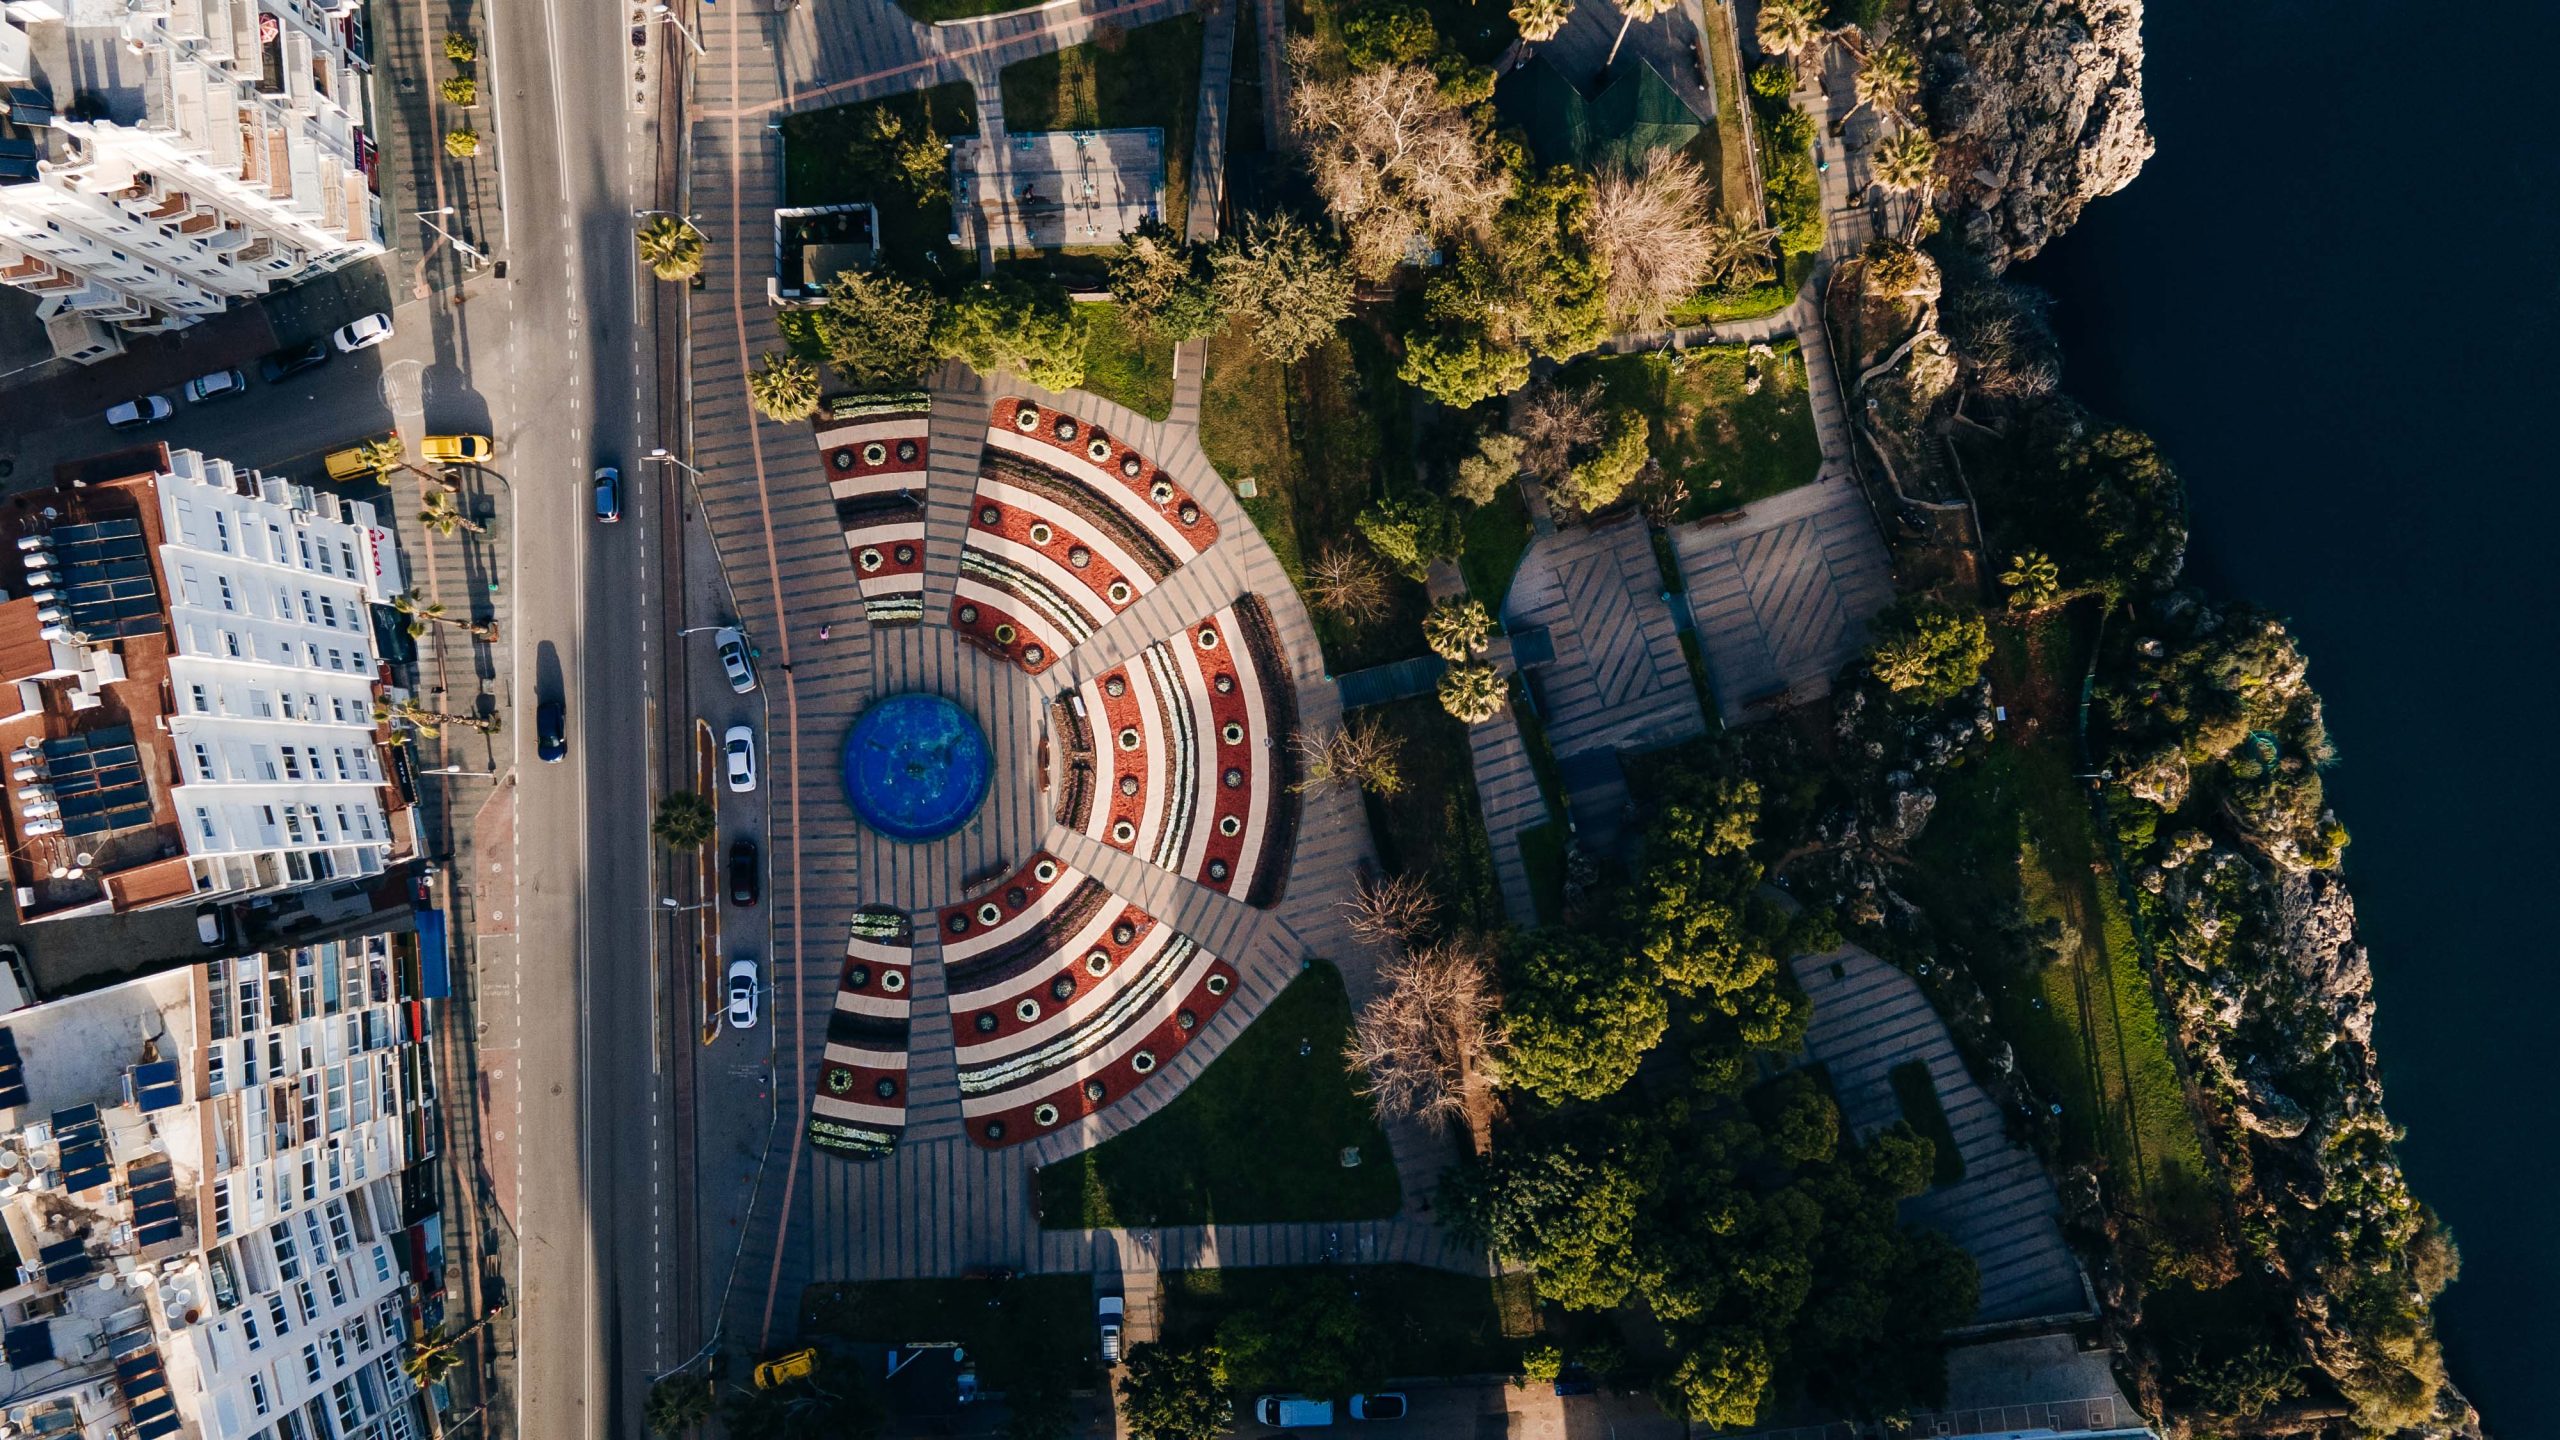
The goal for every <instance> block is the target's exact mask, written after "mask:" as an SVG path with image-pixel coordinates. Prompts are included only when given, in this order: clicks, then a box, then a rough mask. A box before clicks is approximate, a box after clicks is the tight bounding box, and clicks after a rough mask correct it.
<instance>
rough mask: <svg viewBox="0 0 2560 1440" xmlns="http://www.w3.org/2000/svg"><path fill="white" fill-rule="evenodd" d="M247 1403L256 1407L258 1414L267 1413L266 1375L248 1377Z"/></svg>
mask: <svg viewBox="0 0 2560 1440" xmlns="http://www.w3.org/2000/svg"><path fill="white" fill-rule="evenodd" d="M249 1403H250V1404H252V1405H255V1406H257V1407H258V1413H259V1414H261V1415H264V1414H266V1413H267V1377H265V1376H264V1375H251V1376H250V1377H249Z"/></svg>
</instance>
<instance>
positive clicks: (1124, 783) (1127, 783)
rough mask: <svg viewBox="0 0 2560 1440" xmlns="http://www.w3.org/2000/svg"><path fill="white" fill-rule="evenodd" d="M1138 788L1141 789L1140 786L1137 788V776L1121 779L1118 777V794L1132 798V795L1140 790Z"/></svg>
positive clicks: (1122, 777) (1124, 776) (1127, 776)
mask: <svg viewBox="0 0 2560 1440" xmlns="http://www.w3.org/2000/svg"><path fill="white" fill-rule="evenodd" d="M1140 788H1141V787H1140V786H1139V784H1138V777H1137V776H1135V775H1123V776H1121V777H1120V793H1121V794H1123V795H1132V796H1134V795H1136V794H1137V793H1138V791H1139V789H1140Z"/></svg>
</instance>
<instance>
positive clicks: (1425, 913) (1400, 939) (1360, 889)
mask: <svg viewBox="0 0 2560 1440" xmlns="http://www.w3.org/2000/svg"><path fill="white" fill-rule="evenodd" d="M1439 909H1440V901H1439V899H1438V898H1437V897H1436V896H1434V895H1433V894H1432V893H1431V887H1430V886H1429V885H1428V884H1426V883H1424V881H1423V879H1422V877H1421V876H1419V875H1394V876H1390V877H1388V878H1387V879H1384V880H1372V879H1369V878H1367V877H1365V876H1364V877H1362V878H1361V879H1360V880H1358V881H1357V882H1355V883H1354V884H1353V885H1352V887H1351V898H1350V899H1348V900H1345V901H1343V902H1342V912H1343V914H1344V915H1345V916H1346V917H1347V922H1348V923H1349V925H1350V927H1351V933H1352V934H1353V935H1354V936H1357V937H1358V938H1360V939H1362V940H1365V941H1368V942H1369V943H1370V944H1373V945H1403V944H1407V943H1409V942H1410V941H1411V940H1412V939H1413V937H1415V936H1416V935H1420V934H1422V933H1423V932H1424V931H1427V930H1429V929H1430V928H1431V917H1432V916H1433V915H1435V914H1437V913H1438V912H1439Z"/></svg>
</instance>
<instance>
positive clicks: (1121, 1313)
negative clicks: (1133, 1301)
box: [1094, 1295, 1129, 1365]
mask: <svg viewBox="0 0 2560 1440" xmlns="http://www.w3.org/2000/svg"><path fill="white" fill-rule="evenodd" d="M1128 1311H1129V1306H1128V1302H1127V1301H1125V1300H1123V1299H1121V1298H1120V1297H1119V1296H1117V1295H1105V1296H1103V1297H1102V1298H1100V1299H1099V1300H1096V1301H1095V1302H1094V1318H1095V1319H1096V1321H1097V1322H1098V1323H1099V1324H1100V1325H1101V1327H1102V1363H1103V1364H1105V1365H1117V1364H1119V1363H1120V1324H1121V1322H1122V1321H1123V1320H1126V1319H1127V1318H1128Z"/></svg>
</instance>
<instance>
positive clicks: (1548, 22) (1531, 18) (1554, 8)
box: [1511, 0, 1573, 45]
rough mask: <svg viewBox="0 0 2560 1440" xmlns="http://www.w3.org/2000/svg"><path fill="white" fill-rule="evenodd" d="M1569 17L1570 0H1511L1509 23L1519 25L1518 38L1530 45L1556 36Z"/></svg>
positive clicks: (1570, 13)
mask: <svg viewBox="0 0 2560 1440" xmlns="http://www.w3.org/2000/svg"><path fill="white" fill-rule="evenodd" d="M1571 18H1573V4H1572V0H1511V23H1512V24H1514V25H1517V26H1519V27H1520V38H1521V39H1523V40H1526V41H1528V42H1529V43H1530V44H1532V45H1544V44H1546V43H1547V42H1548V41H1550V40H1553V39H1554V38H1556V32H1557V31H1559V30H1562V29H1563V28H1564V22H1565V21H1567V20H1569V19H1571Z"/></svg>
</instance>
